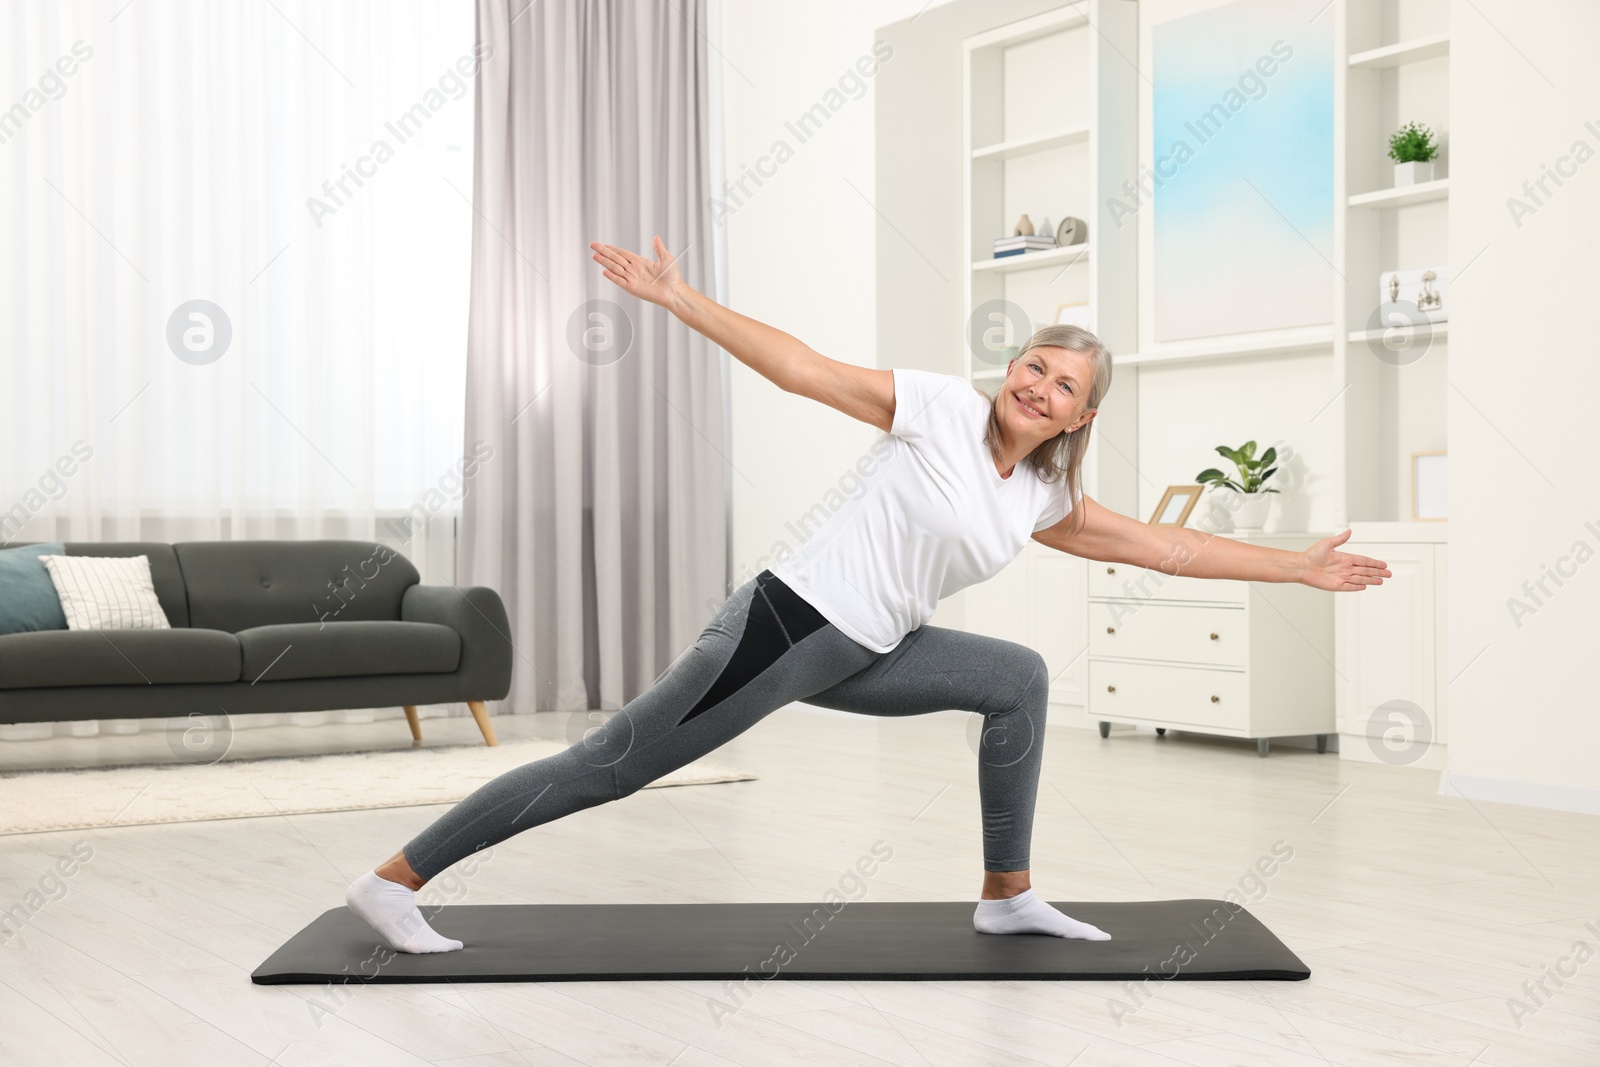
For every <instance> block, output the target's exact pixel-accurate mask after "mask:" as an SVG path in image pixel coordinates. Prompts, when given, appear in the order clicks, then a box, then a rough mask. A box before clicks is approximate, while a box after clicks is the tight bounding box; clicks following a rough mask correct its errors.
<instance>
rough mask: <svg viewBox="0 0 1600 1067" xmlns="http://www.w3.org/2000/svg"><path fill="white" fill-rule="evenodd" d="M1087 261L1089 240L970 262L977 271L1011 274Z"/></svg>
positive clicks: (1069, 265)
mask: <svg viewBox="0 0 1600 1067" xmlns="http://www.w3.org/2000/svg"><path fill="white" fill-rule="evenodd" d="M1087 262H1089V242H1088V241H1085V242H1084V243H1083V244H1081V245H1066V246H1064V247H1062V248H1047V249H1044V250H1042V251H1039V252H1024V253H1022V254H1021V255H1019V256H1001V257H1000V258H999V259H980V260H978V261H977V262H975V263H973V264H972V269H973V270H974V271H977V272H983V273H994V274H1011V273H1012V272H1014V271H1019V270H1038V269H1039V268H1041V267H1071V266H1073V265H1075V264H1078V263H1087Z"/></svg>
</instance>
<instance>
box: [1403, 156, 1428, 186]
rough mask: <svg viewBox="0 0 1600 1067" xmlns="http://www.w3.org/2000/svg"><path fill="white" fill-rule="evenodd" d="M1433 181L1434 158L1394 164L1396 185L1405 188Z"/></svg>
mask: <svg viewBox="0 0 1600 1067" xmlns="http://www.w3.org/2000/svg"><path fill="white" fill-rule="evenodd" d="M1431 181H1433V160H1431V159H1430V160H1428V161H1427V162H1426V163H1417V162H1411V163H1396V164H1395V165H1394V187H1395V188H1396V189H1403V188H1405V187H1406V186H1408V185H1417V184H1419V183H1421V182H1431Z"/></svg>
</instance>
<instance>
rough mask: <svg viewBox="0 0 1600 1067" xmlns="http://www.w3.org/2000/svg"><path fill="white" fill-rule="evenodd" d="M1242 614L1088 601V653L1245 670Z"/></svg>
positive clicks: (1211, 608)
mask: <svg viewBox="0 0 1600 1067" xmlns="http://www.w3.org/2000/svg"><path fill="white" fill-rule="evenodd" d="M1248 642H1249V629H1248V626H1247V625H1246V623H1245V610H1244V608H1240V607H1232V606H1221V605H1212V604H1160V603H1152V602H1149V601H1144V602H1133V601H1127V600H1112V601H1103V602H1102V601H1090V602H1089V655H1091V656H1126V657H1128V658H1130V659H1173V660H1181V661H1182V662H1184V663H1204V664H1208V665H1210V666H1213V667H1243V666H1245V648H1246V646H1247V644H1248Z"/></svg>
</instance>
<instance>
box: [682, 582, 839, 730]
mask: <svg viewBox="0 0 1600 1067" xmlns="http://www.w3.org/2000/svg"><path fill="white" fill-rule="evenodd" d="M827 622H828V620H827V619H825V618H824V617H823V616H822V613H821V612H819V611H818V610H817V609H816V608H814V607H812V606H811V605H810V604H809V603H807V602H806V601H805V600H803V599H802V598H801V597H800V594H798V593H796V592H795V591H794V590H793V589H790V588H789V587H788V586H787V585H785V584H784V583H783V581H782V580H781V579H780V578H779V577H778V576H777V575H775V574H773V573H772V572H771V571H762V572H761V573H760V574H758V575H756V590H755V592H754V593H753V594H751V597H750V610H749V612H748V613H747V617H746V619H745V624H744V633H742V634H741V635H739V647H737V648H735V649H734V650H733V655H732V656H730V657H728V663H727V666H725V667H723V668H722V673H721V674H720V675H718V676H717V680H716V681H714V682H712V683H711V688H710V689H708V690H706V693H705V695H704V696H702V697H701V698H700V700H699V702H698V703H696V704H695V706H694V707H692V708H690V709H689V714H687V715H685V716H684V717H683V718H681V719H679V720H678V725H680V726H681V725H683V724H684V723H686V722H688V721H689V720H690V719H692V718H694V717H695V716H696V715H699V714H700V713H701V712H703V711H705V710H706V709H707V708H709V707H712V706H714V705H716V704H719V703H721V702H722V701H723V700H726V699H727V698H728V697H730V696H732V695H733V694H734V693H737V692H738V691H739V690H740V688H742V687H743V686H744V685H745V683H747V682H749V681H750V679H752V678H754V677H755V676H756V675H758V674H760V673H761V672H762V671H764V670H766V669H767V668H768V667H770V666H772V665H773V663H775V662H777V659H778V657H779V656H781V655H783V654H784V653H785V652H787V651H789V646H790V645H794V644H799V643H800V641H801V640H803V639H804V638H805V637H806V636H807V635H809V634H811V633H813V632H815V631H816V630H819V629H821V628H822V627H823V626H825V625H826V624H827Z"/></svg>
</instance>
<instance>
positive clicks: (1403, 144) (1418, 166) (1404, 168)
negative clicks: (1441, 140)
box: [1389, 122, 1439, 189]
mask: <svg viewBox="0 0 1600 1067" xmlns="http://www.w3.org/2000/svg"><path fill="white" fill-rule="evenodd" d="M1438 154H1439V146H1438V144H1437V143H1435V141H1434V139H1433V131H1432V130H1430V129H1428V127H1426V126H1421V125H1418V124H1417V123H1415V122H1408V123H1406V124H1405V125H1404V126H1402V127H1400V129H1399V130H1397V131H1396V132H1395V133H1393V134H1391V135H1390V137H1389V158H1390V159H1392V160H1394V187H1395V188H1396V189H1400V188H1404V187H1405V186H1408V185H1415V184H1417V183H1418V182H1425V181H1430V180H1432V178H1433V161H1434V158H1435V157H1437V156H1438Z"/></svg>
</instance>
